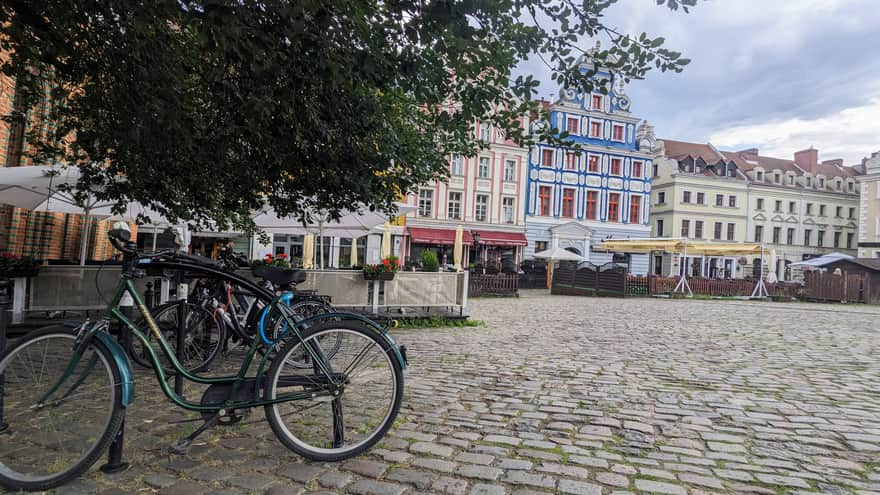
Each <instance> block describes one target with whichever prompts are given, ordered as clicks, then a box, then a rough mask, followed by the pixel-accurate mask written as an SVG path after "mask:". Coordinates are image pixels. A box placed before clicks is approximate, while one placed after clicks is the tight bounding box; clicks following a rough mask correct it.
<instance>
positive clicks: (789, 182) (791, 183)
mask: <svg viewBox="0 0 880 495" xmlns="http://www.w3.org/2000/svg"><path fill="white" fill-rule="evenodd" d="M788 185H789V186H793V185H794V176H793V175H789V176H788Z"/></svg>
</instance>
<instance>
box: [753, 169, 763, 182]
mask: <svg viewBox="0 0 880 495" xmlns="http://www.w3.org/2000/svg"><path fill="white" fill-rule="evenodd" d="M755 180H757V181H758V182H764V171H763V170H758V171H757V172H755Z"/></svg>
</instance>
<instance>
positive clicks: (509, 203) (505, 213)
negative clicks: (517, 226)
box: [501, 196, 514, 223]
mask: <svg viewBox="0 0 880 495" xmlns="http://www.w3.org/2000/svg"><path fill="white" fill-rule="evenodd" d="M513 202H514V198H511V197H510V196H505V197H503V198H501V220H502V221H503V222H504V223H514V220H513Z"/></svg>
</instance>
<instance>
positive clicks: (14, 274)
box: [0, 268, 40, 278]
mask: <svg viewBox="0 0 880 495" xmlns="http://www.w3.org/2000/svg"><path fill="white" fill-rule="evenodd" d="M39 273H40V269H39V268H31V269H28V270H13V271H10V272H0V278H20V277H23V278H28V277H36V276H37V274H39Z"/></svg>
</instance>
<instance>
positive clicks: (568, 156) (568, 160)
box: [565, 151, 578, 170]
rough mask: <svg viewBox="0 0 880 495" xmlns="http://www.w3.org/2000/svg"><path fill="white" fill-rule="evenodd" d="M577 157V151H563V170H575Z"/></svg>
mask: <svg viewBox="0 0 880 495" xmlns="http://www.w3.org/2000/svg"><path fill="white" fill-rule="evenodd" d="M577 160H578V157H577V153H575V152H574V151H568V152H566V153H565V170H577V168H578V165H577V163H578V161H577Z"/></svg>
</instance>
